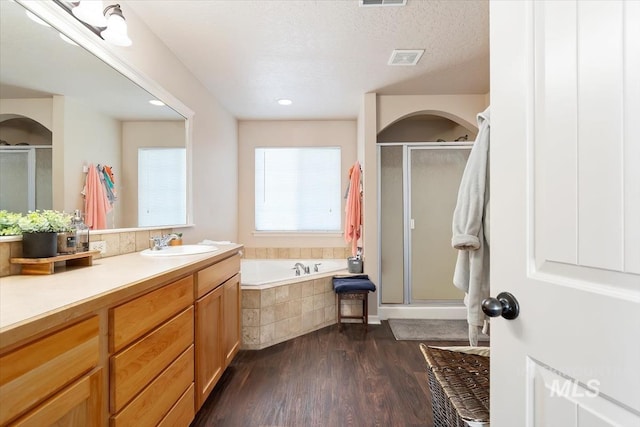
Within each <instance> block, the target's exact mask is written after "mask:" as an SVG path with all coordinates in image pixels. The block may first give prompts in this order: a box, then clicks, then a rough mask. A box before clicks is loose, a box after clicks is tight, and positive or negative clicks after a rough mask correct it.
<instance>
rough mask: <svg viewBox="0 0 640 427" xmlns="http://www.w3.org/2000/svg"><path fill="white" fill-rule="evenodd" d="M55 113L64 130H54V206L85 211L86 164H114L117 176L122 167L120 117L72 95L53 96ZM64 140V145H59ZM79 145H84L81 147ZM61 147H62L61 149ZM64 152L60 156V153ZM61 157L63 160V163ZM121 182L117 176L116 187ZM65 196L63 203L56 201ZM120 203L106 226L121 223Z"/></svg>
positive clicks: (69, 210) (109, 217) (110, 215)
mask: <svg viewBox="0 0 640 427" xmlns="http://www.w3.org/2000/svg"><path fill="white" fill-rule="evenodd" d="M54 99H55V102H54V114H60V115H61V116H62V117H61V120H62V122H63V128H62V130H60V129H57V128H54V132H53V150H54V163H53V175H54V177H53V178H54V179H53V185H54V194H58V195H59V194H60V193H59V192H58V191H60V192H61V193H62V194H63V197H62V198H61V199H60V198H56V197H54V208H55V209H59V210H64V211H65V212H73V211H74V210H75V209H80V211H82V212H84V199H83V197H82V194H81V192H82V189H83V188H84V184H85V181H86V174H85V173H84V172H83V166H84V165H90V164H94V165H97V164H102V165H108V166H111V167H113V170H114V172H115V174H116V178H117V176H118V173H119V171H120V170H122V169H121V164H120V159H121V145H122V144H121V140H122V135H121V126H120V122H119V121H118V120H115V119H113V118H111V117H107V116H105V115H104V114H102V113H99V112H97V111H95V110H93V109H92V108H90V107H89V106H87V105H85V104H82V103H80V102H78V101H77V100H76V99H74V98H71V97H64V96H56V97H54ZM59 144H62V147H60V146H59ZM77 147H82V150H79V149H78V148H77ZM60 148H62V149H60ZM60 155H61V156H60ZM60 161H61V163H60ZM117 189H118V182H117V180H116V190H117ZM60 200H62V204H61V205H57V203H60V202H59V201H60ZM120 217H121V205H120V203H118V202H116V203H115V204H114V205H113V210H112V212H110V213H109V214H108V215H107V228H118V227H120V225H119V224H120V223H119V221H120Z"/></svg>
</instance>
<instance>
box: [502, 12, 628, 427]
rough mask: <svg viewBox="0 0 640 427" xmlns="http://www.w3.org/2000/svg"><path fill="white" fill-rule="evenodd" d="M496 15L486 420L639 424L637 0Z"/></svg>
mask: <svg viewBox="0 0 640 427" xmlns="http://www.w3.org/2000/svg"><path fill="white" fill-rule="evenodd" d="M490 20H491V240H492V241H491V252H492V253H491V256H492V260H491V293H492V295H493V296H495V295H496V294H498V293H499V292H502V291H508V292H510V293H512V294H513V295H514V296H515V297H516V298H517V299H518V300H519V303H520V315H519V317H518V318H516V319H515V320H506V319H504V318H501V317H497V318H494V319H492V320H491V425H492V426H493V427H503V426H504V427H507V426H509V427H511V426H541V427H542V426H545V427H547V426H559V427H572V426H581V427H587V426H640V249H639V248H640V244H639V242H640V143H639V141H640V139H639V138H638V129H639V128H640V120H639V118H640V25H638V23H639V22H640V2H638V1H628V2H616V1H603V2H599V1H578V2H576V1H555V2H551V1H550V2H542V1H496V2H492V3H491V14H490Z"/></svg>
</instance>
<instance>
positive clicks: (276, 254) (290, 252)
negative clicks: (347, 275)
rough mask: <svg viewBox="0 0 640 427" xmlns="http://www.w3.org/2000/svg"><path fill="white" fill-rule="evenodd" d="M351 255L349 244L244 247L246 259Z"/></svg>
mask: <svg viewBox="0 0 640 427" xmlns="http://www.w3.org/2000/svg"><path fill="white" fill-rule="evenodd" d="M350 256H351V246H349V247H344V248H343V247H335V248H333V247H332V248H247V247H245V248H244V253H243V256H242V257H243V258H246V259H330V258H333V259H341V258H345V259H346V258H348V257H350Z"/></svg>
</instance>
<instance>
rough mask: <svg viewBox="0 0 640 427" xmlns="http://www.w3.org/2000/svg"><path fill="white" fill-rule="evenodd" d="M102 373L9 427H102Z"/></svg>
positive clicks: (64, 391) (45, 403)
mask: <svg viewBox="0 0 640 427" xmlns="http://www.w3.org/2000/svg"><path fill="white" fill-rule="evenodd" d="M101 406H102V370H101V369H98V370H96V371H95V372H93V373H92V374H91V375H87V376H84V377H82V378H80V379H79V380H78V381H76V382H75V383H73V384H72V385H70V386H68V387H67V388H65V389H63V390H62V391H61V392H59V393H58V394H56V395H54V396H53V397H52V398H50V399H49V400H47V401H46V402H44V403H43V404H42V405H39V406H37V407H36V408H35V409H33V410H32V411H31V412H29V413H27V415H25V416H23V417H21V418H19V419H18V420H17V421H15V422H12V423H11V424H10V425H9V426H10V427H42V426H49V425H57V426H99V425H101V424H102V412H101Z"/></svg>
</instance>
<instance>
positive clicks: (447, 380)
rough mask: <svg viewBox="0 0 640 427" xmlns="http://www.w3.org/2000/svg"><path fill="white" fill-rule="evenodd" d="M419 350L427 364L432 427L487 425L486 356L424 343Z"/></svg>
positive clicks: (487, 366)
mask: <svg viewBox="0 0 640 427" xmlns="http://www.w3.org/2000/svg"><path fill="white" fill-rule="evenodd" d="M420 351H422V354H423V355H424V358H425V360H426V361H427V365H428V369H427V372H428V374H429V389H430V390H431V401H432V405H433V421H434V424H435V426H436V427H467V426H468V425H469V424H468V423H469V422H472V423H477V424H480V425H482V424H485V423H486V424H489V357H487V356H480V355H477V354H467V353H463V352H460V351H450V350H444V349H439V348H436V347H428V346H426V345H424V344H420ZM477 424H474V425H477Z"/></svg>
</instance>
